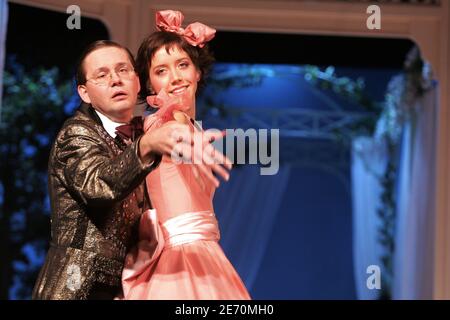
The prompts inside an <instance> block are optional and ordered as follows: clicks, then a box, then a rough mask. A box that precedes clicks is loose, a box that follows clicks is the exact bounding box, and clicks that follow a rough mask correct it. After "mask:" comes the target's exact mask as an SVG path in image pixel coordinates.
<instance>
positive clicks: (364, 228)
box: [351, 137, 388, 300]
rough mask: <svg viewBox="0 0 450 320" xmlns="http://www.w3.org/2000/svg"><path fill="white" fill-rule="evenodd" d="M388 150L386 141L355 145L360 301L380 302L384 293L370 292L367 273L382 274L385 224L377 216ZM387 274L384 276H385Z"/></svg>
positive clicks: (362, 139)
mask: <svg viewBox="0 0 450 320" xmlns="http://www.w3.org/2000/svg"><path fill="white" fill-rule="evenodd" d="M387 157H388V156H387V148H386V143H385V141H384V140H383V139H375V138H372V137H358V138H356V139H354V140H353V142H352V164H351V177H352V205H353V259H354V275H355V286H356V293H357V297H358V299H363V300H368V299H378V297H379V294H380V290H378V289H369V288H368V287H367V279H368V278H369V276H370V275H371V274H372V272H370V273H367V268H368V267H369V266H372V265H375V266H378V267H379V268H380V270H381V271H382V264H381V259H380V258H381V255H382V254H383V248H382V246H381V245H380V243H379V241H378V228H379V227H380V225H381V220H380V218H379V217H378V215H377V210H378V209H379V208H380V194H381V192H382V191H383V190H382V187H381V185H380V182H379V177H380V176H382V175H383V173H384V171H385V168H386V164H387V159H388V158H387ZM382 274H383V272H381V275H382Z"/></svg>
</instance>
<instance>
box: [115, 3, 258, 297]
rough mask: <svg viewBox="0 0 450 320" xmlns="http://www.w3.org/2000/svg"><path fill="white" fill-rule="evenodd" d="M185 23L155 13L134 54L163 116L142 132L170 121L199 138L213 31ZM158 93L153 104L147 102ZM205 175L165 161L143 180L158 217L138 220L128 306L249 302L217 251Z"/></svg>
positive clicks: (129, 262)
mask: <svg viewBox="0 0 450 320" xmlns="http://www.w3.org/2000/svg"><path fill="white" fill-rule="evenodd" d="M182 19H183V15H182V14H181V12H178V11H171V10H165V11H160V12H157V14H156V23H157V27H158V28H159V30H160V31H157V32H155V33H153V34H151V35H150V36H149V37H147V38H146V39H145V40H144V41H143V43H142V45H141V47H140V49H139V52H138V56H137V61H136V62H137V72H138V73H139V76H140V81H141V96H142V97H147V101H148V102H149V104H151V105H156V107H159V108H160V109H159V110H158V112H156V113H155V114H153V115H151V116H149V117H147V118H146V120H145V123H144V129H145V130H152V129H153V128H156V127H158V126H160V125H162V124H163V123H164V122H166V121H169V120H174V119H175V120H177V121H180V122H184V123H187V124H189V125H190V127H191V130H192V131H193V132H194V131H195V132H196V133H197V134H198V133H201V132H200V130H201V129H199V128H198V127H196V126H195V121H194V119H195V109H196V107H195V95H196V92H197V89H198V85H199V83H202V81H203V79H204V76H205V75H206V73H207V71H208V69H209V68H210V66H211V64H212V61H213V59H212V57H211V55H210V54H209V52H208V49H207V47H206V46H205V44H206V42H207V41H209V40H210V39H212V38H213V37H214V33H215V30H214V29H212V28H209V27H207V26H205V25H203V24H200V23H194V24H191V25H190V26H188V27H187V28H186V29H183V28H181V22H182ZM156 92H158V93H159V94H158V96H157V97H156V98H155V97H154V96H152V97H149V96H150V95H152V94H153V95H154V94H155V93H156ZM208 147H209V148H212V147H211V145H209V146H206V147H205V148H204V151H205V150H206V151H207V150H208ZM194 149H195V148H194ZM179 156H183V155H181V154H180V155H179ZM184 156H185V155H184ZM172 158H173V157H172ZM209 175H211V176H212V174H211V172H210V170H209V171H207V170H204V169H202V167H201V166H199V165H196V162H194V164H189V163H177V162H176V161H175V162H174V161H173V160H172V159H171V158H170V157H163V159H162V161H161V164H160V165H159V167H158V168H157V169H155V170H154V171H153V172H152V173H151V174H149V175H148V177H147V188H148V192H149V196H150V199H151V202H152V204H153V207H154V208H155V210H152V211H150V212H149V213H148V214H147V215H144V216H143V218H142V220H141V225H140V234H139V236H140V242H139V246H138V248H136V249H135V250H134V251H132V252H131V253H130V254H129V255H128V256H127V259H126V262H125V268H124V271H123V276H122V284H123V291H124V292H123V294H124V298H125V299H167V300H169V299H170V300H172V299H250V296H249V294H248V292H247V290H246V288H245V286H244V284H243V283H242V281H241V279H240V277H239V276H238V274H237V272H236V271H235V269H234V268H233V266H232V265H231V263H230V262H229V260H228V259H227V258H226V256H225V254H224V253H223V251H222V249H221V247H220V246H219V244H218V241H219V237H220V234H219V229H218V225H217V220H216V218H215V215H214V209H213V204H212V198H213V195H214V191H215V188H216V187H217V186H218V181H213V180H211V179H210V178H211V176H209ZM208 176H209V178H208ZM214 179H215V178H214Z"/></svg>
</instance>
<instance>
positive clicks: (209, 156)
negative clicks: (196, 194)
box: [139, 121, 232, 187]
mask: <svg viewBox="0 0 450 320" xmlns="http://www.w3.org/2000/svg"><path fill="white" fill-rule="evenodd" d="M223 136H224V132H220V131H217V130H207V131H205V132H191V130H190V128H189V126H187V125H185V124H180V123H178V122H176V121H169V122H167V123H165V124H164V125H163V126H161V127H160V128H158V129H155V130H152V131H151V132H148V133H146V134H145V135H144V136H143V137H142V138H141V141H140V146H139V150H140V156H141V159H142V160H143V161H149V160H150V159H151V157H152V154H153V153H157V154H161V155H166V156H170V157H171V158H172V160H173V161H175V162H185V163H193V164H194V165H196V166H197V167H198V169H199V170H200V172H202V173H203V174H204V175H205V176H206V177H207V178H208V179H209V180H210V181H211V182H213V183H214V185H215V186H216V187H218V186H219V180H217V178H216V177H215V176H214V175H213V173H212V172H211V170H212V171H213V172H215V173H216V174H218V175H219V176H221V177H222V178H223V179H225V180H228V179H229V173H228V171H229V170H231V168H232V165H231V161H230V160H229V159H228V158H227V157H226V156H224V155H223V154H222V153H221V152H219V151H218V150H216V149H215V148H214V147H213V145H212V144H211V143H212V142H213V141H216V140H218V139H221V138H223Z"/></svg>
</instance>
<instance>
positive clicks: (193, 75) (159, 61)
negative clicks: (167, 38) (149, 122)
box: [149, 46, 201, 117]
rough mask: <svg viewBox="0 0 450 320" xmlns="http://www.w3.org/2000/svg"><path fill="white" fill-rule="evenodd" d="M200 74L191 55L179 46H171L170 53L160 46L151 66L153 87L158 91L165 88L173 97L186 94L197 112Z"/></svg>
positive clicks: (192, 107)
mask: <svg viewBox="0 0 450 320" xmlns="http://www.w3.org/2000/svg"><path fill="white" fill-rule="evenodd" d="M200 76H201V73H200V71H199V70H198V69H197V68H196V67H195V65H194V63H193V62H192V60H191V58H190V57H189V55H188V54H187V53H186V52H185V51H184V50H182V49H180V48H179V47H178V46H173V47H171V48H170V49H169V53H167V51H166V48H165V47H161V48H159V49H158V50H157V51H156V52H155V55H154V56H153V58H152V60H151V64H150V68H149V77H150V84H151V86H152V89H153V90H154V91H155V92H156V93H158V92H159V91H160V90H161V89H164V90H165V91H166V92H167V94H168V95H169V96H171V97H176V96H181V95H185V97H186V98H188V101H191V104H190V106H189V107H190V110H191V111H193V112H195V110H194V109H195V93H196V91H197V83H198V81H199V80H200ZM189 113H191V112H188V114H189ZM190 116H191V117H192V116H193V115H190Z"/></svg>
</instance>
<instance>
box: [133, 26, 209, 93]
mask: <svg viewBox="0 0 450 320" xmlns="http://www.w3.org/2000/svg"><path fill="white" fill-rule="evenodd" d="M163 46H164V47H165V48H166V51H167V53H169V49H171V48H172V47H174V46H177V47H178V48H180V49H182V50H183V51H185V52H186V53H187V54H188V55H189V57H190V58H191V60H192V62H193V63H194V65H195V67H196V68H197V69H198V70H199V71H200V73H201V75H200V81H199V83H198V87H199V88H202V87H203V85H204V84H205V77H206V76H207V75H208V74H209V71H210V70H211V67H212V64H213V63H214V57H213V55H212V53H211V52H210V51H209V48H208V45H205V46H204V47H203V48H200V47H198V46H192V45H190V44H189V42H187V41H186V40H185V39H184V38H183V37H182V36H180V35H178V34H177V33H174V32H167V31H156V32H153V33H152V34H150V35H149V36H147V37H146V38H145V39H144V41H142V44H141V46H140V47H139V50H138V53H137V56H136V72H137V74H138V76H139V81H140V83H141V90H140V92H139V98H140V99H143V100H145V97H147V96H148V95H150V94H151V93H152V92H151V87H150V76H149V73H148V70H149V68H150V63H151V60H152V58H153V56H154V55H155V53H156V51H158V50H159V49H160V48H162V47H163Z"/></svg>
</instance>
